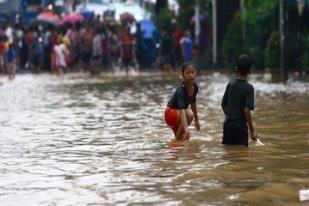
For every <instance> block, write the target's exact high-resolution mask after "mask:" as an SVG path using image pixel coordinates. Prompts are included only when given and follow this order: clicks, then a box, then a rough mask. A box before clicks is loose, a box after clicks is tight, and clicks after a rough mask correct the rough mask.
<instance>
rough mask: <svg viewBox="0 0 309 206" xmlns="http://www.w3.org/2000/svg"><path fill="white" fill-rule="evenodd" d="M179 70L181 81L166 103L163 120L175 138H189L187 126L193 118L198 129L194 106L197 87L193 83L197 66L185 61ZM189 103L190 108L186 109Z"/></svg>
mask: <svg viewBox="0 0 309 206" xmlns="http://www.w3.org/2000/svg"><path fill="white" fill-rule="evenodd" d="M181 70H182V74H181V75H182V79H183V83H182V84H181V85H180V86H179V87H177V89H176V91H175V92H174V95H173V96H172V98H171V99H170V101H169V102H168V104H167V108H166V109H165V122H166V124H167V125H168V126H169V127H170V128H171V129H172V130H173V132H174V134H175V139H176V140H189V139H190V134H189V130H188V127H189V125H190V124H191V122H192V120H193V119H194V121H195V128H196V130H198V131H199V130H200V123H199V119H198V114H197V108H196V94H197V92H198V87H197V85H196V84H195V83H194V80H195V78H196V75H197V68H196V66H195V65H194V64H193V63H192V62H186V63H183V64H182V65H181ZM189 105H190V108H191V109H188V107H189Z"/></svg>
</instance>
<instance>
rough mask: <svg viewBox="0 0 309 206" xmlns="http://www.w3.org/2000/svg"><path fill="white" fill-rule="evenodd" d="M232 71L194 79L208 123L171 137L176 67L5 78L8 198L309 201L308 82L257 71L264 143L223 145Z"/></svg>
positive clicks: (2, 110) (3, 144)
mask: <svg viewBox="0 0 309 206" xmlns="http://www.w3.org/2000/svg"><path fill="white" fill-rule="evenodd" d="M229 78H230V77H228V76H225V75H221V74H211V75H203V76H200V77H199V78H198V80H197V83H198V85H199V93H198V98H197V101H198V110H199V116H200V123H201V127H202V131H201V133H197V132H195V131H194V127H192V128H191V133H192V139H191V140H190V142H189V143H187V144H184V145H171V144H169V142H170V141H171V138H172V133H171V131H170V130H169V129H168V128H167V127H166V126H165V123H164V121H163V111H164V107H165V105H166V103H167V101H168V99H169V98H170V96H171V95H172V92H173V89H174V88H175V87H176V86H177V85H178V84H179V83H180V80H179V78H178V77H177V75H175V74H172V75H160V74H152V75H149V74H144V75H141V76H133V77H128V78H124V77H122V76H104V75H103V77H101V78H89V77H88V76H87V75H68V76H64V77H60V78H58V77H55V76H51V75H48V74H43V75H39V76H35V75H30V74H25V75H19V76H17V77H16V79H15V80H14V81H7V80H5V78H4V77H1V78H0V97H1V104H0V140H1V141H0V203H1V205H10V206H11V205H12V206H13V205H14V206H16V205H31V206H32V205H74V206H76V205H146V204H147V205H281V206H282V205H293V206H294V205H308V204H309V202H308V201H307V202H306V201H303V202H301V201H300V200H299V191H300V190H303V189H309V166H308V165H309V164H308V162H309V152H308V147H309V83H304V82H297V81H295V82H288V83H287V84H286V85H282V84H270V83H267V82H265V81H264V80H263V79H262V78H260V77H259V76H255V77H254V78H252V79H251V80H250V82H251V83H253V85H254V86H255V88H256V109H255V111H254V112H253V118H254V121H255V124H256V126H257V131H258V133H259V137H260V138H261V139H262V141H263V142H264V143H265V146H260V147H255V146H252V147H250V148H249V149H244V148H241V147H232V148H230V147H222V145H221V137H222V123H223V119H224V117H223V113H222V111H221V109H220V101H221V97H222V94H223V92H224V89H225V86H226V83H227V81H228V80H229Z"/></svg>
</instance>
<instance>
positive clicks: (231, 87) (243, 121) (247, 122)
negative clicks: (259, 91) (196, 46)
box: [221, 55, 257, 146]
mask: <svg viewBox="0 0 309 206" xmlns="http://www.w3.org/2000/svg"><path fill="white" fill-rule="evenodd" d="M251 66H252V63H251V59H250V57H249V56H247V55H240V56H239V57H238V62H237V65H236V67H235V72H236V79H233V80H231V81H230V82H229V83H228V85H227V87H226V89H225V92H224V95H223V98H222V102H221V107H222V110H223V112H224V114H225V116H226V119H225V121H224V124H223V140H222V144H226V145H245V146H248V127H249V130H250V137H251V139H252V140H253V141H256V139H257V134H256V130H255V128H254V126H253V122H252V117H251V112H250V111H251V110H253V109H254V87H253V86H252V85H251V84H249V83H248V81H247V77H248V75H249V73H250V70H251Z"/></svg>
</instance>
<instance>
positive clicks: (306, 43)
mask: <svg viewBox="0 0 309 206" xmlns="http://www.w3.org/2000/svg"><path fill="white" fill-rule="evenodd" d="M301 63H302V70H303V71H305V72H306V73H307V74H308V73H309V33H307V34H306V35H305V36H304V38H303V53H302V57H301Z"/></svg>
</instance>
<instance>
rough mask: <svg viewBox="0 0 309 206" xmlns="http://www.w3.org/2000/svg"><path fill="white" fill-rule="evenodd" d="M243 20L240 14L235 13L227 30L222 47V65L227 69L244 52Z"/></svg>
mask: <svg viewBox="0 0 309 206" xmlns="http://www.w3.org/2000/svg"><path fill="white" fill-rule="evenodd" d="M242 25H243V20H242V18H241V15H240V12H237V13H236V14H235V16H234V19H233V20H232V22H231V23H230V25H229V26H228V30H227V33H226V36H225V38H224V41H223V45H222V53H223V58H224V63H225V66H226V67H227V68H231V67H233V66H234V64H235V60H236V59H237V57H238V56H239V55H240V54H242V53H244V52H245V50H246V49H245V47H246V46H245V41H244V39H243V36H242V33H243V26H242Z"/></svg>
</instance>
